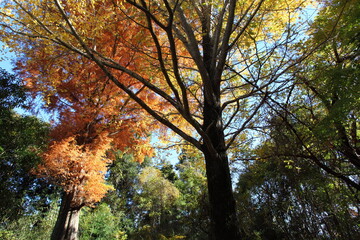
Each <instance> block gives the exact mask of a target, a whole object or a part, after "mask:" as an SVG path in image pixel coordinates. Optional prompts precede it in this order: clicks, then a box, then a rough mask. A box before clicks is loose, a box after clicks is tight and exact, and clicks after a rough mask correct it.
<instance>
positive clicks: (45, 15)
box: [2, 0, 311, 239]
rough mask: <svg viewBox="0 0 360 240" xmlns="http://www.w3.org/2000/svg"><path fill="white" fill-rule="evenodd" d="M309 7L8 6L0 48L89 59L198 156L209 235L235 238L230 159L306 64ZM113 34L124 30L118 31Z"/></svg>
mask: <svg viewBox="0 0 360 240" xmlns="http://www.w3.org/2000/svg"><path fill="white" fill-rule="evenodd" d="M305 3H307V2H306V1H286V0H284V1H276V2H275V3H274V2H272V1H263V0H259V1H257V0H255V1H252V2H248V1H235V0H229V1H211V2H210V1H202V0H201V1H200V0H199V1H167V0H164V1H152V2H151V3H148V2H146V1H142V0H140V1H131V0H128V1H105V2H104V1H80V2H79V1H66V2H64V1H62V2H60V1H57V0H56V1H54V2H49V1H35V0H34V1H26V2H24V1H3V6H4V7H3V10H2V16H3V18H4V20H3V25H2V26H3V35H4V37H3V41H6V42H8V43H9V45H10V46H11V47H13V48H14V49H16V51H20V52H21V49H20V48H19V47H18V46H20V44H24V43H26V44H29V45H27V46H30V47H31V48H33V47H34V48H36V47H37V46H38V45H39V44H46V45H50V46H51V45H53V44H56V45H60V46H62V47H64V48H66V49H68V50H69V51H72V52H74V53H76V54H77V55H78V56H82V57H84V58H87V59H89V60H90V61H92V62H94V63H96V64H97V66H98V67H99V68H100V69H101V70H102V71H103V72H104V73H105V74H106V76H107V78H108V79H110V80H111V81H112V82H113V83H114V84H116V86H117V87H118V88H119V89H121V90H122V91H124V92H125V93H126V94H128V96H129V97H130V98H131V99H132V100H134V101H135V102H136V103H137V104H138V105H139V106H140V107H141V108H142V109H144V110H145V111H146V112H147V113H148V114H150V115H151V116H152V117H153V118H155V119H156V120H157V121H159V122H160V123H162V124H163V125H165V126H166V127H168V128H170V129H171V130H173V131H174V132H175V133H176V134H178V135H179V136H180V137H182V138H183V139H185V140H186V141H188V142H189V143H191V144H193V145H194V146H195V147H196V148H198V149H199V150H200V151H201V152H202V153H203V155H204V157H205V162H206V173H207V181H208V190H209V201H210V206H211V207H210V209H211V211H210V212H211V221H212V233H211V234H210V236H211V237H213V238H214V239H239V238H240V237H239V234H238V223H237V217H236V214H235V212H236V211H235V200H234V197H233V192H232V184H231V177H230V170H229V163H228V153H227V150H228V149H229V148H230V147H231V146H232V144H233V143H234V141H235V140H236V138H237V136H238V135H239V134H240V133H241V132H242V131H243V130H244V129H245V128H246V127H247V126H248V125H251V124H252V122H253V120H254V118H255V115H256V113H257V112H258V110H259V109H260V108H261V107H262V105H263V103H264V100H265V99H266V98H267V97H268V95H269V94H272V93H274V92H277V91H280V90H281V89H282V87H284V85H286V81H284V79H283V78H281V76H282V75H283V74H284V73H285V72H286V71H287V70H289V69H290V68H291V67H292V66H294V65H295V64H297V63H298V62H300V61H301V60H303V59H304V57H301V58H300V59H298V60H294V59H295V56H294V54H293V52H292V51H291V50H290V46H291V45H292V43H294V42H296V36H297V35H296V34H297V33H298V32H299V29H298V26H299V25H297V24H298V23H300V22H299V21H297V22H296V21H295V20H296V17H297V14H298V13H299V11H300V10H301V9H302V7H304V6H306V5H305ZM114 25H116V26H123V31H120V29H115V32H113V30H114V29H113V28H112V27H113V26H114ZM107 26H110V27H107ZM129 26H136V28H135V29H136V30H135V31H133V30H132V29H130V28H129ZM116 30H117V31H116ZM137 30H141V31H138V32H136V31H137ZM130 32H131V34H129V33H130ZM109 33H111V34H109ZM116 33H119V34H116ZM122 33H124V35H123V37H122V35H121V34H122ZM139 33H141V34H142V33H145V34H144V35H141V34H139ZM139 36H142V37H143V38H144V39H146V40H147V41H146V42H143V41H142V39H141V38H139ZM115 40H116V41H115ZM134 40H135V41H134ZM107 41H108V42H111V43H114V42H115V43H116V44H111V45H110V44H105V42H107ZM22 46H23V45H22ZM105 46H109V47H110V48H111V49H112V50H114V51H115V52H116V50H124V49H125V50H126V52H130V53H131V56H132V57H133V59H140V60H141V63H142V64H141V68H140V66H135V68H134V65H133V64H132V63H133V61H131V60H130V61H125V62H123V61H119V59H117V58H116V57H114V55H112V52H109V51H106V49H107V48H106V47H105ZM28 50H30V48H28ZM28 50H25V54H26V53H28V52H29V51H28ZM310 53H311V51H310V52H309V53H306V54H305V56H307V55H308V54H310ZM120 73H121V74H120ZM121 76H126V77H128V78H129V79H131V81H134V82H135V83H137V85H133V84H126V83H125V82H124V81H122V80H121ZM142 88H144V89H145V90H147V91H149V92H151V93H153V94H154V95H155V96H156V97H158V99H159V103H160V104H161V105H163V106H167V108H166V109H164V111H158V109H159V108H158V106H156V105H155V106H154V105H153V104H151V103H150V102H147V101H145V100H144V98H141V97H139V96H138V91H139V90H140V89H142ZM250 97H251V98H252V99H251V100H248V99H249V98H250Z"/></svg>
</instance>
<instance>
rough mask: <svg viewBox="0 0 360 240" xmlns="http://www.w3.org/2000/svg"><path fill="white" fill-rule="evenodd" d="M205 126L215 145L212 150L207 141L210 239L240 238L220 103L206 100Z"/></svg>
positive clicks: (205, 151) (204, 147) (234, 239)
mask: <svg viewBox="0 0 360 240" xmlns="http://www.w3.org/2000/svg"><path fill="white" fill-rule="evenodd" d="M203 127H204V131H205V132H207V133H208V136H209V139H210V141H211V145H212V146H213V148H214V149H215V151H211V149H210V148H209V143H206V142H205V143H204V145H203V153H204V155H205V162H206V175H207V181H208V190H209V200H210V211H211V213H210V214H211V224H212V226H211V229H212V234H211V236H210V239H211V240H213V239H216V240H225V239H226V240H239V239H240V234H239V229H238V221H237V216H236V204H235V198H234V196H233V191H232V184H231V175H230V168H229V162H228V157H227V153H226V150H225V137H224V132H223V126H222V122H221V110H220V107H219V106H210V105H208V104H205V106H204V126H203Z"/></svg>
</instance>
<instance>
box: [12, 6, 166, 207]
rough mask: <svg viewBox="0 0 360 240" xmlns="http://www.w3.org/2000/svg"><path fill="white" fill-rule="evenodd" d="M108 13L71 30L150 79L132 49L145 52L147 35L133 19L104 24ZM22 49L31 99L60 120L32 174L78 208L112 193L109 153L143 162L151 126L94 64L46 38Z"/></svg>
mask: <svg viewBox="0 0 360 240" xmlns="http://www.w3.org/2000/svg"><path fill="white" fill-rule="evenodd" d="M110 2H111V1H110ZM110 2H108V3H106V2H104V3H103V4H110ZM64 4H66V2H64ZM98 4H100V2H98ZM74 11H76V9H74ZM110 15H112V14H111V10H109V9H108V8H106V7H102V8H99V10H98V12H96V13H94V15H93V16H90V15H89V17H91V18H92V19H91V21H90V19H89V21H80V20H79V21H78V22H76V23H74V24H79V25H80V24H81V25H83V26H82V27H84V28H86V29H87V30H88V31H89V32H91V31H94V34H93V35H92V36H93V37H94V38H93V39H92V40H91V41H92V42H93V44H92V47H93V48H96V47H97V46H101V49H97V50H98V51H99V52H102V53H104V55H111V56H112V57H113V59H114V60H116V61H118V62H120V63H121V64H123V65H126V66H128V68H129V69H132V70H134V71H135V70H136V71H142V72H144V74H147V73H146V71H149V74H150V70H149V69H150V68H151V66H150V65H151V64H150V63H149V61H144V59H143V58H142V56H141V54H137V51H129V49H130V48H132V49H137V48H139V47H140V45H142V47H143V48H144V47H148V46H146V44H144V41H145V40H146V35H144V34H142V32H143V30H141V29H140V27H139V26H137V25H136V24H135V23H133V22H132V21H126V24H125V25H124V22H121V21H120V20H117V19H115V20H114V19H111V21H110V22H109V21H108V22H106V21H105V20H104V19H107V18H110ZM97 18H103V19H102V23H104V24H105V22H106V28H101V27H100V28H99V26H100V25H101V24H100V23H99V22H97V21H96V19H97ZM83 20H84V19H83ZM99 21H100V20H99ZM86 25H87V26H86ZM95 31H96V32H95ZM125 39H126V41H125ZM89 41H90V40H89ZM22 47H23V57H22V58H21V59H20V60H19V61H18V63H17V71H18V72H19V73H20V75H21V76H22V77H23V79H24V80H25V82H26V85H27V87H28V89H29V90H30V91H31V92H32V94H33V96H34V98H36V97H37V96H41V97H42V98H43V99H44V101H45V103H46V104H45V108H46V110H48V111H49V112H54V113H55V114H56V115H55V116H58V118H56V119H55V120H56V121H55V124H54V126H53V130H52V132H51V138H52V142H51V143H50V144H49V148H48V150H47V151H46V152H45V153H44V154H43V161H42V163H41V164H40V165H39V166H38V168H37V169H36V170H34V173H35V174H37V175H38V176H40V177H45V178H48V179H50V180H51V181H52V182H53V183H54V184H56V185H59V186H61V187H62V188H63V189H64V191H66V192H67V193H71V194H72V195H73V196H74V198H73V199H74V200H73V203H72V204H73V205H74V206H83V205H91V204H93V203H95V202H97V201H99V200H100V199H101V198H102V197H103V196H104V194H105V193H106V192H107V191H108V190H109V189H110V188H111V187H109V186H108V185H106V184H105V181H104V174H105V173H106V170H107V165H108V164H109V163H110V162H111V155H110V154H108V155H107V157H106V151H107V150H109V149H110V147H111V148H113V149H120V150H123V151H131V152H132V153H134V155H135V159H136V160H137V161H139V162H141V161H143V159H144V157H145V156H151V155H152V148H151V147H150V146H149V139H148V136H149V133H151V132H150V131H151V128H150V127H149V126H152V125H153V122H154V121H153V120H152V119H151V118H149V117H148V116H147V115H146V114H145V112H144V111H143V110H141V108H140V107H139V106H138V105H137V104H136V103H135V102H134V101H132V100H130V99H129V97H128V96H127V95H126V94H125V93H123V92H121V91H120V90H119V88H118V87H117V86H116V85H115V84H114V83H113V82H111V81H110V80H109V79H108V77H107V76H106V75H105V74H104V72H103V71H102V70H101V69H100V68H99V67H98V66H97V65H96V64H95V63H94V62H92V61H90V60H88V59H86V58H83V57H79V56H77V55H75V54H73V53H71V52H70V51H67V50H66V49H64V48H61V47H59V46H57V45H49V44H44V42H42V40H41V39H32V40H29V41H28V42H25V43H24V44H23V45H22ZM98 48H99V47H98ZM140 69H141V70H140ZM113 74H114V75H115V76H116V77H117V79H118V80H119V81H121V82H122V83H123V84H126V85H127V86H131V88H133V89H136V90H137V91H139V93H138V96H139V97H140V98H141V99H143V100H144V101H145V102H147V103H150V102H151V103H153V104H154V106H155V105H158V107H159V108H158V109H159V110H161V109H164V107H165V106H164V105H163V104H158V103H157V101H158V98H157V97H156V96H155V94H153V93H151V92H149V91H147V90H146V89H145V90H144V88H143V86H142V84H140V83H138V82H135V81H134V80H133V79H132V78H131V77H129V76H128V75H126V74H123V73H121V72H119V71H117V72H114V73H113ZM156 74H157V70H154V69H153V70H152V71H151V76H152V77H154V78H156V77H155V76H156Z"/></svg>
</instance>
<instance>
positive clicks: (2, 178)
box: [0, 69, 56, 226]
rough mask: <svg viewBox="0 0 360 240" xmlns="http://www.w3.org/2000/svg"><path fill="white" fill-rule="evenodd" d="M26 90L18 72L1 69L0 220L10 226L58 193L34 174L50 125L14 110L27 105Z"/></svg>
mask: <svg viewBox="0 0 360 240" xmlns="http://www.w3.org/2000/svg"><path fill="white" fill-rule="evenodd" d="M25 101H26V96H25V89H24V86H22V85H21V83H20V79H19V78H17V77H16V76H15V75H12V74H9V73H7V72H5V71H4V70H2V69H1V70H0V129H1V136H0V168H1V173H0V202H1V204H0V212H1V214H0V221H1V224H4V226H6V225H7V224H9V223H10V222H12V221H15V220H16V219H18V218H20V217H22V216H23V215H24V214H25V213H26V212H31V211H32V210H35V209H36V210H38V211H42V210H43V209H41V208H44V209H45V208H46V207H47V206H48V203H47V200H46V198H47V197H50V195H51V193H52V192H56V191H55V189H54V187H53V186H49V184H48V182H46V181H41V180H38V179H36V178H35V177H34V176H32V175H31V174H30V170H31V168H32V167H33V166H34V165H36V164H38V163H39V161H40V158H39V157H38V156H37V154H38V153H41V152H42V151H43V150H44V149H45V147H46V144H47V139H48V132H49V125H48V124H47V123H45V122H43V121H41V120H39V119H38V118H36V117H34V116H21V115H20V114H17V113H16V112H15V111H14V110H13V109H14V108H15V107H21V106H24V102H25Z"/></svg>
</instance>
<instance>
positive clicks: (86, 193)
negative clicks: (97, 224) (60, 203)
mask: <svg viewBox="0 0 360 240" xmlns="http://www.w3.org/2000/svg"><path fill="white" fill-rule="evenodd" d="M104 135H105V134H104ZM110 142H111V140H110V139H109V138H108V137H107V136H106V135H105V136H99V137H98V138H97V139H96V141H94V142H93V143H92V144H90V145H88V146H80V145H78V144H77V142H76V140H75V139H74V138H73V137H69V138H66V139H63V140H62V141H59V142H53V143H52V145H51V146H50V147H49V149H48V151H47V152H46V153H44V154H43V161H42V163H41V164H40V165H39V166H38V168H37V169H36V170H35V171H34V173H35V174H37V175H38V176H40V177H45V178H48V179H49V180H50V181H52V182H53V183H55V184H57V185H59V186H61V187H62V188H63V189H64V191H65V192H67V193H71V194H72V195H73V202H72V203H71V204H72V207H79V206H85V205H87V206H91V205H92V204H94V203H96V202H98V201H100V200H101V198H102V197H103V196H104V195H105V193H106V192H107V191H108V190H110V189H112V187H111V186H109V185H107V184H106V183H105V180H104V173H106V171H107V165H108V164H109V163H110V159H108V158H107V157H106V151H107V150H108V149H109V148H110Z"/></svg>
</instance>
